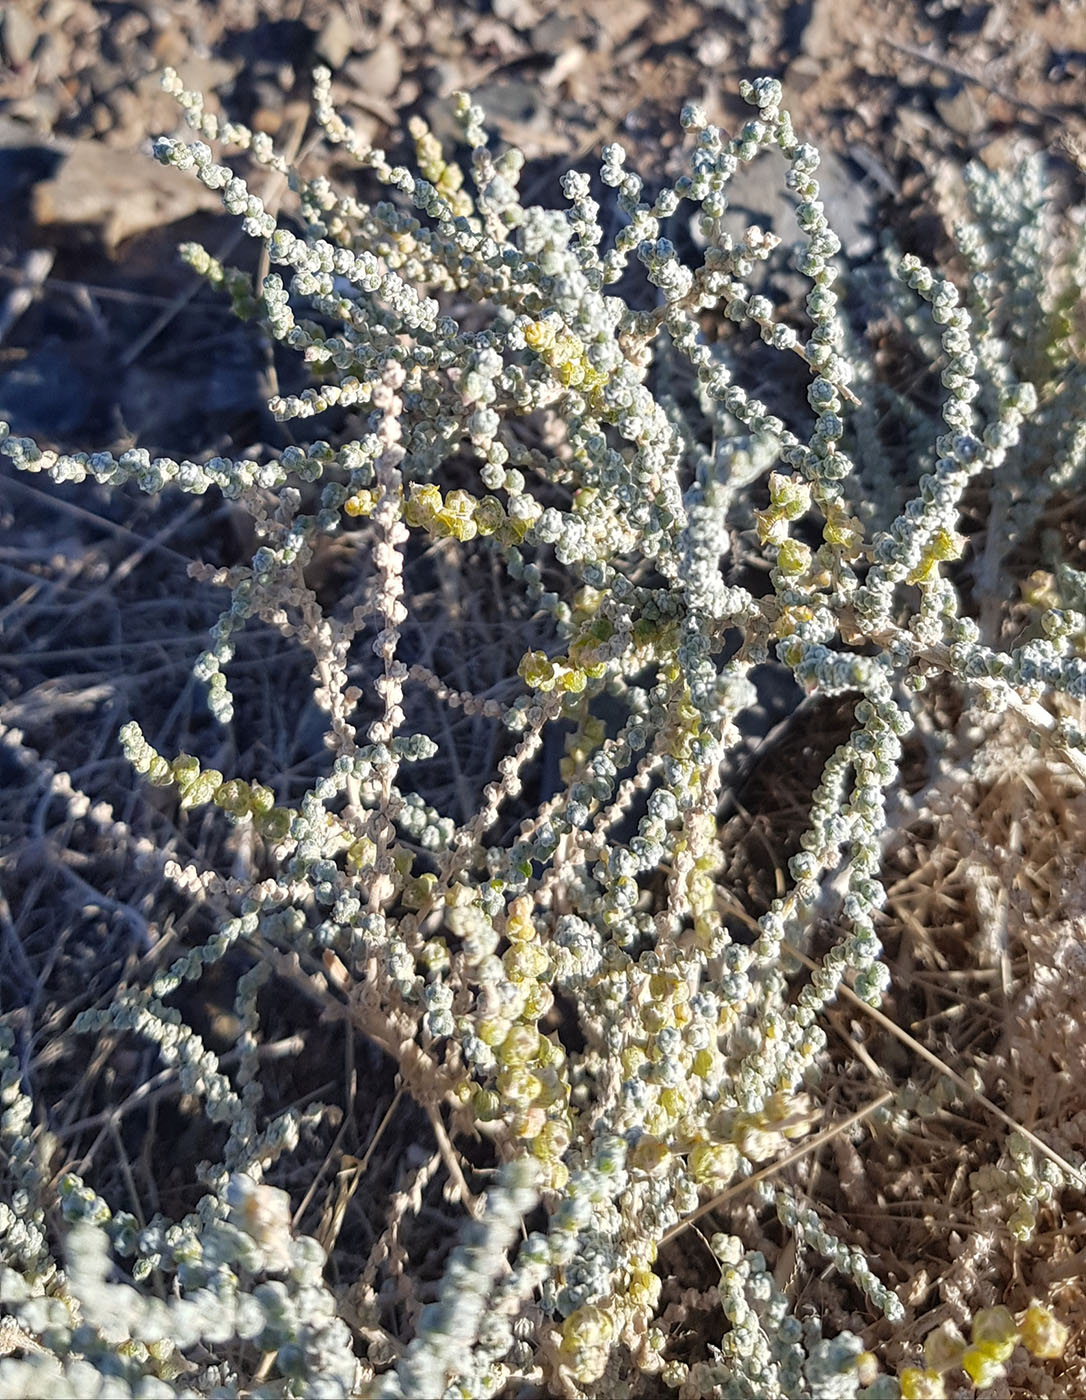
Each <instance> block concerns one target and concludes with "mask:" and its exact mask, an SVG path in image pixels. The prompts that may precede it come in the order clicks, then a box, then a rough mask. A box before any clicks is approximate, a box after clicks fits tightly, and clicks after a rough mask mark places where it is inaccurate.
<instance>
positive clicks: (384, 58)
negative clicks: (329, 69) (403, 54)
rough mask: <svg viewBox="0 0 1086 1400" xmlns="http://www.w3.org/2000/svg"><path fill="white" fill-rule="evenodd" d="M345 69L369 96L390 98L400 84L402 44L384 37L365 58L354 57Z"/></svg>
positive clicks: (352, 80)
mask: <svg viewBox="0 0 1086 1400" xmlns="http://www.w3.org/2000/svg"><path fill="white" fill-rule="evenodd" d="M344 71H345V73H346V75H347V77H348V78H350V80H351V82H352V83H354V84H355V85H356V86H357V87H358V88H359V89H360V90H361V91H362V92H363V93H365V94H366V95H367V96H369V97H384V98H389V97H391V96H392V95H393V93H395V91H396V89H397V88H398V87H399V85H400V74H401V71H402V70H401V64H400V46H399V44H397V43H396V41H395V39H382V40H381V41H380V43H379V44H378V45H377V46H376V47H375V48H374V49H371V51H370V52H369V53H368V54H366V56H365V57H364V58H352V59H351V60H350V62H349V63H348V64H347V65H346V68H345V70H344Z"/></svg>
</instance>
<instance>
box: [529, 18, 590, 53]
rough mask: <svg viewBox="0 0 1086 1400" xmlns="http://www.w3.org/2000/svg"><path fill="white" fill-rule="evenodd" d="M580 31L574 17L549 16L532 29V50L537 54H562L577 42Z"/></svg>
mask: <svg viewBox="0 0 1086 1400" xmlns="http://www.w3.org/2000/svg"><path fill="white" fill-rule="evenodd" d="M579 30H580V26H579V25H578V23H577V21H576V20H575V19H574V18H573V16H572V15H556V14H551V15H548V16H547V17H546V19H543V20H540V22H539V23H538V24H537V25H535V26H534V27H533V29H532V33H531V36H530V37H531V41H532V48H533V49H535V51H536V53H561V52H562V50H563V49H565V48H568V47H569V46H570V45H572V44H575V43H576V42H577V37H578V33H579Z"/></svg>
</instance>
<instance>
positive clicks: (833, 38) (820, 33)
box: [799, 0, 842, 58]
mask: <svg viewBox="0 0 1086 1400" xmlns="http://www.w3.org/2000/svg"><path fill="white" fill-rule="evenodd" d="M841 38H842V35H841V16H840V9H839V7H838V5H837V3H836V0H814V4H813V5H812V6H811V17H810V19H809V20H808V21H807V23H806V25H805V26H804V29H803V36H802V38H801V39H800V44H799V46H800V49H801V50H802V51H803V52H804V53H805V54H806V55H807V57H808V58H829V57H831V56H832V55H833V54H835V53H838V52H839V51H840V49H841Z"/></svg>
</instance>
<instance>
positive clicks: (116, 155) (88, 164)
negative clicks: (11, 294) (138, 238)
mask: <svg viewBox="0 0 1086 1400" xmlns="http://www.w3.org/2000/svg"><path fill="white" fill-rule="evenodd" d="M32 208H33V215H34V219H35V222H36V223H37V225H38V227H39V228H41V229H49V230H50V231H51V232H52V233H53V234H54V235H57V236H59V237H61V238H62V239H63V238H65V237H67V238H68V239H71V238H73V237H74V238H75V239H76V240H77V241H78V240H79V239H81V238H82V239H85V238H86V237H87V236H88V235H90V236H92V237H94V238H96V239H97V240H98V241H99V242H100V243H101V245H102V246H103V248H104V249H105V250H106V251H107V252H112V251H113V250H114V249H115V248H116V247H117V245H118V244H119V243H121V242H123V241H124V239H126V238H131V237H132V235H133V234H136V233H145V232H146V231H147V230H149V229H155V228H160V227H161V226H162V225H163V224H169V223H173V222H175V221H176V220H177V219H183V218H185V217H187V216H188V215H189V214H192V213H194V212H195V211H196V210H198V209H219V208H221V201H220V200H219V198H218V196H217V195H216V194H215V193H214V192H213V191H212V190H208V189H205V188H204V186H203V185H201V184H200V183H199V181H197V180H194V179H191V178H188V179H186V178H185V177H184V176H183V175H180V174H179V173H178V172H177V171H176V170H167V169H166V167H165V166H162V165H159V164H157V162H155V161H154V160H152V159H151V157H150V156H148V155H144V154H142V153H140V152H134V151H119V150H114V149H112V148H107V147H106V146H103V145H102V144H101V143H100V142H98V141H76V142H73V144H72V147H71V150H69V151H68V152H67V154H66V155H65V157H64V159H63V161H62V162H61V164H60V166H59V167H58V169H57V171H56V174H55V175H53V176H52V178H51V179H48V180H42V181H41V182H40V183H38V184H37V185H35V187H34V191H33V195H32Z"/></svg>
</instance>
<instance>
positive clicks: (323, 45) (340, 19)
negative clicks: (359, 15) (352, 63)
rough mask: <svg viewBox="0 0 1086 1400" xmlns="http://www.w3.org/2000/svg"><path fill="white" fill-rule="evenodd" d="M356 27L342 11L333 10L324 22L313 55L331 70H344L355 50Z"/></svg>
mask: <svg viewBox="0 0 1086 1400" xmlns="http://www.w3.org/2000/svg"><path fill="white" fill-rule="evenodd" d="M354 33H355V31H354V26H353V25H352V24H351V22H350V20H349V19H348V18H347V16H346V15H345V14H344V13H343V11H342V10H333V11H332V12H331V14H329V16H328V18H327V19H326V20H325V21H324V25H323V27H322V28H321V32H320V33H319V34H318V35H317V38H316V41H315V43H314V45H313V53H314V55H315V56H316V57H317V58H319V59H320V60H321V61H322V62H324V63H327V65H328V67H329V68H331V69H336V68H342V67H343V65H344V63H345V62H346V61H347V58H348V56H349V55H350V53H351V52H352V50H353V49H354Z"/></svg>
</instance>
